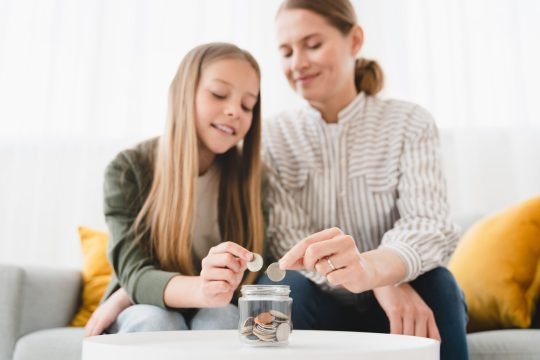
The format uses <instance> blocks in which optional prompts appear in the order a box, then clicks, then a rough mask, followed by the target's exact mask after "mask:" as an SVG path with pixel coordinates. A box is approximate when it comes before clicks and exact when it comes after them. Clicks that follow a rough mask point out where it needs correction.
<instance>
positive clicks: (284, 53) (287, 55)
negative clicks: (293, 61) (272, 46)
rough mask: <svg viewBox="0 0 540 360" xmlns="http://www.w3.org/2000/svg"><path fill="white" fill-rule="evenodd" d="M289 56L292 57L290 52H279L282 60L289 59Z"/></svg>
mask: <svg viewBox="0 0 540 360" xmlns="http://www.w3.org/2000/svg"><path fill="white" fill-rule="evenodd" d="M291 55H292V51H289V50H282V51H281V56H283V57H284V58H288V57H291Z"/></svg>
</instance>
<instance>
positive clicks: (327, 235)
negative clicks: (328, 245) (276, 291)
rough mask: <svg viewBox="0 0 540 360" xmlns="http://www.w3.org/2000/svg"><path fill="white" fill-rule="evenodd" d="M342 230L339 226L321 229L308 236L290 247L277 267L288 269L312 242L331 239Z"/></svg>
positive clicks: (302, 255)
mask: <svg viewBox="0 0 540 360" xmlns="http://www.w3.org/2000/svg"><path fill="white" fill-rule="evenodd" d="M341 234H343V232H342V231H341V230H340V229H339V228H336V227H334V228H330V229H326V230H323V231H319V232H318V233H315V234H313V235H310V236H308V237H307V238H305V239H304V240H302V241H300V242H299V243H298V244H296V245H295V246H293V247H292V249H291V250H289V251H288V252H287V253H286V254H285V255H283V257H282V258H281V259H280V260H279V267H280V269H281V270H289V269H290V268H289V266H291V265H293V264H296V263H297V262H298V261H299V260H300V259H301V258H302V257H304V254H305V253H306V250H307V248H308V247H309V246H310V245H311V244H314V243H317V242H320V241H324V240H328V239H332V238H334V237H335V236H338V235H341Z"/></svg>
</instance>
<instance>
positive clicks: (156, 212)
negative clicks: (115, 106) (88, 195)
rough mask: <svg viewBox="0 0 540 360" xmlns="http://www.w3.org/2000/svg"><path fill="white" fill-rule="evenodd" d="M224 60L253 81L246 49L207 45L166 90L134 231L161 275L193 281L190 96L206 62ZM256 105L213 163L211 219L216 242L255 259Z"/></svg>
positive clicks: (195, 166) (258, 245)
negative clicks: (242, 64) (145, 239)
mask: <svg viewBox="0 0 540 360" xmlns="http://www.w3.org/2000/svg"><path fill="white" fill-rule="evenodd" d="M231 58H233V59H242V60H245V61H247V62H248V63H249V64H250V65H251V66H252V67H253V69H254V70H255V71H256V73H257V75H258V77H259V79H260V69H259V66H258V64H257V61H256V60H255V59H254V58H253V56H252V55H251V54H249V53H248V52H247V51H244V50H242V49H240V48H238V47H236V46H234V45H232V44H226V43H210V44H205V45H201V46H198V47H196V48H194V49H193V50H191V51H190V52H189V53H188V54H187V55H186V56H185V58H184V59H183V60H182V62H181V63H180V66H179V68H178V71H177V72H176V75H175V77H174V79H173V81H172V83H171V85H170V87H169V96H168V114H167V122H166V126H165V131H164V134H163V135H162V136H161V137H160V139H159V145H158V148H157V154H156V157H155V161H154V178H153V182H152V186H151V188H150V192H149V195H148V197H147V199H146V201H145V203H144V205H143V207H142V209H141V211H140V212H139V214H138V216H137V218H136V221H135V225H134V230H135V234H136V236H137V238H138V239H140V238H141V237H142V236H146V235H149V237H150V244H149V245H150V249H149V250H150V251H151V252H152V254H153V255H154V257H155V258H156V259H157V260H158V261H159V264H160V266H161V267H162V268H163V269H164V270H168V271H180V273H181V274H183V275H196V274H195V268H194V264H193V257H192V239H191V232H192V228H193V218H194V216H193V214H194V213H195V207H196V198H195V194H196V193H197V191H196V178H197V176H198V172H199V154H198V138H197V132H196V128H195V120H196V119H195V113H196V111H195V93H196V91H197V87H198V84H199V80H200V78H201V74H202V72H203V71H204V70H205V69H206V68H207V67H208V66H209V65H210V64H213V63H215V62H217V61H220V60H223V59H231ZM238 76H242V74H238ZM260 99H261V98H260V94H259V96H258V98H257V103H256V105H255V107H254V108H253V119H252V124H251V127H250V129H249V131H248V132H247V134H246V136H245V138H244V140H243V145H242V147H240V146H234V147H232V148H231V149H230V150H228V151H227V152H226V153H224V154H222V155H218V156H217V157H216V163H217V165H218V166H219V169H220V182H219V198H218V214H219V215H218V217H219V219H218V221H219V229H220V233H221V237H222V240H223V241H232V242H235V243H238V244H240V245H241V246H243V247H245V248H247V249H249V250H250V251H253V252H256V253H261V252H262V251H263V236H264V229H263V217H262V208H261V160H260V146H261V100H260ZM255 277H256V273H250V274H249V275H248V276H247V277H246V279H245V281H246V282H253V281H254V280H255Z"/></svg>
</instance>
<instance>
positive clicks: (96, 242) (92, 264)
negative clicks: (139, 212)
mask: <svg viewBox="0 0 540 360" xmlns="http://www.w3.org/2000/svg"><path fill="white" fill-rule="evenodd" d="M79 236H80V238H81V247H82V252H83V256H84V266H83V271H82V276H83V292H82V304H81V307H80V309H79V312H77V314H76V315H75V317H74V318H73V320H71V326H85V325H86V323H87V322H88V319H90V316H91V315H92V313H93V312H94V310H96V308H97V306H98V305H99V301H100V300H101V297H102V296H103V293H104V292H105V290H106V289H107V286H108V285H109V280H110V279H111V274H112V267H111V265H110V264H109V261H108V260H107V238H108V236H107V233H104V232H101V231H97V230H93V229H90V228H86V227H83V226H80V227H79Z"/></svg>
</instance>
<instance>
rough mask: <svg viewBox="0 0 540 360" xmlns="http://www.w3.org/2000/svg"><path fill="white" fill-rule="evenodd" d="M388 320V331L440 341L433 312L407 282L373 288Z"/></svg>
mask: <svg viewBox="0 0 540 360" xmlns="http://www.w3.org/2000/svg"><path fill="white" fill-rule="evenodd" d="M373 292H374V293H375V297H376V298H377V301H378V302H379V304H380V305H381V307H382V308H383V310H384V312H385V313H386V316H387V317H388V320H389V321H390V333H391V334H402V335H413V336H422V337H428V338H432V339H435V340H438V341H441V335H440V334H439V329H438V328H437V324H436V323H435V317H434V316H433V312H432V311H431V309H430V308H429V307H428V306H427V305H426V303H425V302H424V300H422V298H421V297H420V295H418V293H417V292H416V291H415V290H414V289H413V287H412V286H411V285H409V284H401V285H399V286H393V285H390V286H384V287H380V288H376V289H374V290H373Z"/></svg>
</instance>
